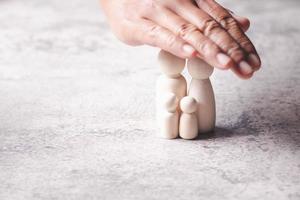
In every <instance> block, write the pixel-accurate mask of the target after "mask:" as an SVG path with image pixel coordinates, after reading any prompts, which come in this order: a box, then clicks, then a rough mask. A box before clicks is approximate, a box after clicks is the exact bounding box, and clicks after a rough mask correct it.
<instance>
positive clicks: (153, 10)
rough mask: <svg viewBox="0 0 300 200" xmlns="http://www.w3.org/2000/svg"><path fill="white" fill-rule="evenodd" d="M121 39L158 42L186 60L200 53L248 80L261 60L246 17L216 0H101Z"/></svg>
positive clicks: (155, 43) (128, 41)
mask: <svg viewBox="0 0 300 200" xmlns="http://www.w3.org/2000/svg"><path fill="white" fill-rule="evenodd" d="M100 2H101V5H102V7H103V10H104V12H105V14H106V16H107V18H108V21H109V23H110V25H111V27H112V29H113V31H114V32H115V34H116V35H117V37H118V38H119V39H120V40H121V41H123V42H125V43H126V44H129V45H143V44H147V45H151V46H156V47H159V48H161V49H164V50H166V51H169V52H171V53H172V54H174V55H176V56H178V57H181V58H190V57H193V56H195V55H196V56H198V57H200V58H201V59H203V60H205V61H206V62H207V63H209V64H210V65H212V66H215V67H218V68H220V69H229V68H231V69H232V70H233V71H234V72H235V73H236V74H237V75H238V76H240V77H241V78H249V77H251V76H252V74H253V73H254V71H256V70H258V69H259V67H260V65H261V62H260V58H259V56H258V54H257V53H256V50H255V47H254V46H253V44H252V43H251V41H250V40H249V39H248V37H247V36H246V35H245V33H244V31H245V30H246V29H247V28H248V27H249V21H248V20H247V19H246V18H243V17H238V16H236V15H233V14H232V13H231V12H230V11H228V10H226V9H225V8H223V7H222V6H221V5H219V4H218V3H217V2H215V1H214V0H196V1H193V0H109V1H108V0H100Z"/></svg>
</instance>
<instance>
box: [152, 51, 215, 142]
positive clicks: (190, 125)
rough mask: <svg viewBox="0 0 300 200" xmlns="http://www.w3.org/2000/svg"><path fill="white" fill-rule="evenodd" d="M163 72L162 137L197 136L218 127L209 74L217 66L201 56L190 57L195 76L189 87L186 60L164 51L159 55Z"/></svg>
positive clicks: (159, 100)
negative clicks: (211, 64)
mask: <svg viewBox="0 0 300 200" xmlns="http://www.w3.org/2000/svg"><path fill="white" fill-rule="evenodd" d="M158 60H159V65H160V69H161V71H162V73H163V74H162V75H161V76H160V77H159V78H158V80H157V85H156V115H157V116H156V118H157V123H158V128H159V131H158V134H159V137H162V138H167V139H174V138H177V137H178V136H180V137H181V138H183V139H194V138H196V137H197V136H198V134H199V133H200V134H201V133H206V132H210V131H212V130H213V129H214V127H215V119H216V109H215V97H214V92H213V88H212V85H211V82H210V80H209V77H210V76H211V75H212V73H213V67H211V66H210V65H208V64H207V63H206V62H204V61H203V60H201V59H199V58H193V59H189V60H188V61H187V69H188V72H189V74H190V75H191V77H192V80H191V83H190V85H189V87H188V85H187V81H186V79H185V78H184V77H183V76H182V74H181V73H182V71H183V70H184V68H185V65H186V60H185V59H181V58H179V57H176V56H174V55H172V54H170V53H168V52H166V51H163V50H161V51H160V53H159V56H158Z"/></svg>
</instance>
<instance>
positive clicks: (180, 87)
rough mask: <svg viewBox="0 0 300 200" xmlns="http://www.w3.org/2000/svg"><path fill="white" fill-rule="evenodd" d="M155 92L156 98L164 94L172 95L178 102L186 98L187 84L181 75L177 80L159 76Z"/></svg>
mask: <svg viewBox="0 0 300 200" xmlns="http://www.w3.org/2000/svg"><path fill="white" fill-rule="evenodd" d="M156 92H157V94H156V95H157V97H158V98H160V96H161V95H163V94H165V93H174V94H175V95H176V97H177V98H178V100H180V99H182V98H183V97H184V96H186V93H187V82H186V80H185V78H184V77H183V76H182V75H180V76H179V77H177V78H169V77H167V76H165V75H161V76H160V77H159V78H158V79H157V82H156Z"/></svg>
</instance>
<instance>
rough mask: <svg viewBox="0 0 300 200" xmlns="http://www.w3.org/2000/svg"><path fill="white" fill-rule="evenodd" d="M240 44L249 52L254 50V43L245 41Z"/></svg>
mask: <svg viewBox="0 0 300 200" xmlns="http://www.w3.org/2000/svg"><path fill="white" fill-rule="evenodd" d="M240 44H241V46H242V47H243V48H244V49H245V50H246V51H248V52H251V51H253V50H254V47H253V45H252V43H251V42H250V41H249V40H248V39H243V40H242V41H241V42H240Z"/></svg>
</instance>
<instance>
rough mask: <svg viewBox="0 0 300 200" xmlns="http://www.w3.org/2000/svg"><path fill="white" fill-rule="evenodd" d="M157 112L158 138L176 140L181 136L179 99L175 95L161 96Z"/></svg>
mask: <svg viewBox="0 0 300 200" xmlns="http://www.w3.org/2000/svg"><path fill="white" fill-rule="evenodd" d="M159 103H160V104H159V105H158V110H157V125H158V127H159V131H158V134H159V135H158V136H159V137H161V138H166V139H174V138H177V137H178V134H179V128H178V126H179V125H178V123H179V112H178V110H177V107H178V103H179V102H178V99H177V97H176V95H175V94H173V93H166V94H164V95H162V96H161V98H160V101H159Z"/></svg>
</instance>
